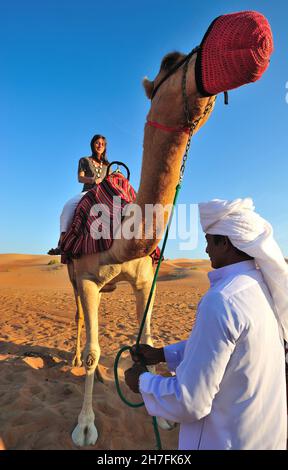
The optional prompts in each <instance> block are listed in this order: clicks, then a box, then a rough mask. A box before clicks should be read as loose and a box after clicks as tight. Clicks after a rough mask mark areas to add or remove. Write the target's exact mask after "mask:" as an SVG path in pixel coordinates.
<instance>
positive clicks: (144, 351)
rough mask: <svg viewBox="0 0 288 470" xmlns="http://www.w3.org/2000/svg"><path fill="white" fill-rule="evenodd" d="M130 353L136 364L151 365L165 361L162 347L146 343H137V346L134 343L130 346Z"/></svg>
mask: <svg viewBox="0 0 288 470" xmlns="http://www.w3.org/2000/svg"><path fill="white" fill-rule="evenodd" d="M130 354H131V358H132V361H134V362H135V363H136V364H142V365H146V366H153V365H156V364H159V362H165V356H164V350H163V348H152V346H149V345H148V344H139V346H138V348H137V346H136V345H134V346H132V348H131V350H130Z"/></svg>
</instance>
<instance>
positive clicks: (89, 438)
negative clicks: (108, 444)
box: [72, 423, 98, 447]
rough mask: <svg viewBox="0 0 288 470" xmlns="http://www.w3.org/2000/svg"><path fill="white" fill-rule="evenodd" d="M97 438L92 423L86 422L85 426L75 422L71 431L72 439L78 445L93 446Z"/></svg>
mask: <svg viewBox="0 0 288 470" xmlns="http://www.w3.org/2000/svg"><path fill="white" fill-rule="evenodd" d="M97 439H98V432H97V429H96V427H95V425H94V423H90V424H87V425H86V426H83V425H82V424H81V425H80V424H77V426H76V428H75V429H74V431H73V432H72V441H73V442H74V444H75V445H76V446H78V447H83V446H94V444H95V443H96V441H97Z"/></svg>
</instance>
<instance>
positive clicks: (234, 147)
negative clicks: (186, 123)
mask: <svg viewBox="0 0 288 470" xmlns="http://www.w3.org/2000/svg"><path fill="white" fill-rule="evenodd" d="M203 5H204V4H203V2H202V3H201V2H196V1H192V0H190V1H188V0H181V1H177V2H176V1H171V0H158V1H155V0H145V2H137V1H135V0H134V1H132V0H126V1H125V0H123V1H116V0H114V1H106V2H103V1H97V0H94V1H92V0H82V1H81V2H80V1H74V0H69V1H66V0H57V1H56V0H50V1H49V2H48V1H42V2H39V0H38V1H36V0H35V1H32V0H26V1H25V2H23V1H20V0H17V1H15V0H1V4H0V43H1V48H0V60H1V69H2V70H1V76H0V102H1V114H0V149H1V167H2V171H1V176H2V178H1V186H0V198H1V201H2V217H1V218H2V226H1V230H0V252H2V253H45V252H46V251H47V249H49V248H50V247H51V246H55V244H56V241H57V239H58V225H59V222H58V220H59V215H60V212H61V209H62V206H63V204H64V203H65V201H66V200H67V199H69V198H70V197H72V196H73V195H74V194H77V193H78V192H79V191H81V186H80V185H79V183H78V182H77V178H76V171H77V164H78V159H79V158H80V157H82V156H85V155H88V154H89V150H90V148H89V142H90V139H91V137H92V135H94V134H95V133H101V134H104V135H105V136H106V137H107V139H108V156H109V159H110V161H111V160H122V161H124V162H125V163H126V164H127V165H128V166H129V168H130V170H131V182H132V184H133V185H134V187H135V189H137V188H138V185H139V177H140V169H141V158H142V142H143V128H144V123H145V119H146V114H147V112H148V109H149V101H148V100H147V99H146V97H145V95H144V92H143V89H142V85H141V81H142V78H143V77H144V76H145V75H148V76H149V77H150V78H154V76H155V75H156V74H157V72H158V69H159V64H160V61H161V59H162V57H163V55H164V54H166V53H167V52H170V51H172V50H180V51H183V52H185V53H187V52H189V51H190V50H191V49H192V48H193V47H194V46H195V45H197V44H198V43H199V42H200V41H201V39H202V37H203V34H204V33H205V31H206V29H207V27H208V26H209V24H210V22H211V21H212V20H213V19H214V18H215V17H216V16H218V15H220V14H224V13H229V12H233V11H239V10H248V9H249V10H258V11H260V12H261V13H263V14H264V15H265V16H266V17H267V18H268V20H269V22H270V24H271V27H272V31H273V35H274V45H275V52H274V54H273V56H272V60H271V64H270V67H269V69H268V71H267V72H266V73H265V74H264V76H263V77H262V79H261V80H260V81H259V82H257V83H255V84H250V85H248V86H245V87H242V88H240V89H238V90H234V91H232V92H230V100H229V101H230V104H229V106H225V107H224V104H223V98H222V96H219V97H218V100H217V104H216V109H215V111H214V113H213V115H212V117H211V118H210V120H209V122H208V123H207V124H206V126H205V128H203V129H202V130H201V131H200V132H199V133H198V134H197V135H196V136H195V138H194V139H193V142H192V147H191V151H190V155H189V161H188V164H187V169H186V173H185V180H184V183H183V186H182V192H181V194H180V197H179V203H182V204H184V203H186V204H195V203H197V202H198V201H205V200H209V199H211V198H215V197H219V198H225V199H233V198H236V197H245V196H250V197H252V198H253V199H254V202H255V205H256V209H257V211H258V212H259V213H260V214H261V215H262V216H264V217H265V218H267V219H268V220H269V221H270V222H271V223H272V225H273V226H274V230H275V237H276V239H277V241H278V242H279V244H280V246H281V248H282V250H283V252H284V254H285V255H286V256H288V208H287V200H288V198H287V193H288V191H287V185H288V183H287V174H288V161H287V140H288V133H287V118H288V98H287V102H286V95H287V94H288V88H286V83H287V82H288V59H287V58H288V37H287V18H288V4H287V2H286V1H284V0H276V1H274V2H270V1H263V0H262V1H252V0H251V1H249V0H241V1H240V0H230V1H229V2H228V1H224V0H219V1H217V2H212V1H207V2H205V8H204V7H203ZM195 230H196V227H195ZM199 232H200V229H199ZM204 245H205V244H204V237H203V236H202V235H200V236H199V243H198V245H197V247H196V248H195V249H193V250H189V251H180V250H179V240H171V241H169V243H168V245H167V253H166V256H167V257H170V258H175V257H191V258H200V257H203V256H204V255H205V254H204Z"/></svg>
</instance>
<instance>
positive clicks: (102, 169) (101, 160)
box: [48, 134, 109, 255]
mask: <svg viewBox="0 0 288 470" xmlns="http://www.w3.org/2000/svg"><path fill="white" fill-rule="evenodd" d="M90 146H91V151H92V155H91V156H90V157H83V158H80V160H79V164H78V181H79V183H83V189H82V192H81V193H80V194H77V195H76V196H74V197H72V198H71V199H69V201H67V202H66V204H65V206H64V207H63V210H62V213H61V216H60V239H59V242H58V246H57V248H51V250H49V251H48V255H60V254H61V252H60V248H59V245H60V243H61V240H62V238H63V236H64V234H65V233H66V232H67V230H68V228H69V227H70V225H71V223H72V219H73V215H74V212H75V209H76V207H77V205H78V203H79V201H80V200H81V199H82V197H83V196H84V194H86V193H87V191H89V189H92V188H94V187H95V186H96V185H97V184H99V183H101V181H102V180H103V179H104V178H105V176H106V172H107V167H108V165H109V162H108V160H107V157H106V149H107V141H106V138H105V137H104V136H103V135H100V134H96V135H94V137H92V140H91V143H90Z"/></svg>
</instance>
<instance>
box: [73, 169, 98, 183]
mask: <svg viewBox="0 0 288 470" xmlns="http://www.w3.org/2000/svg"><path fill="white" fill-rule="evenodd" d="M78 182H79V183H83V184H87V183H88V184H94V183H95V178H94V176H85V172H84V171H79V173H78ZM96 183H97V180H96Z"/></svg>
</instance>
